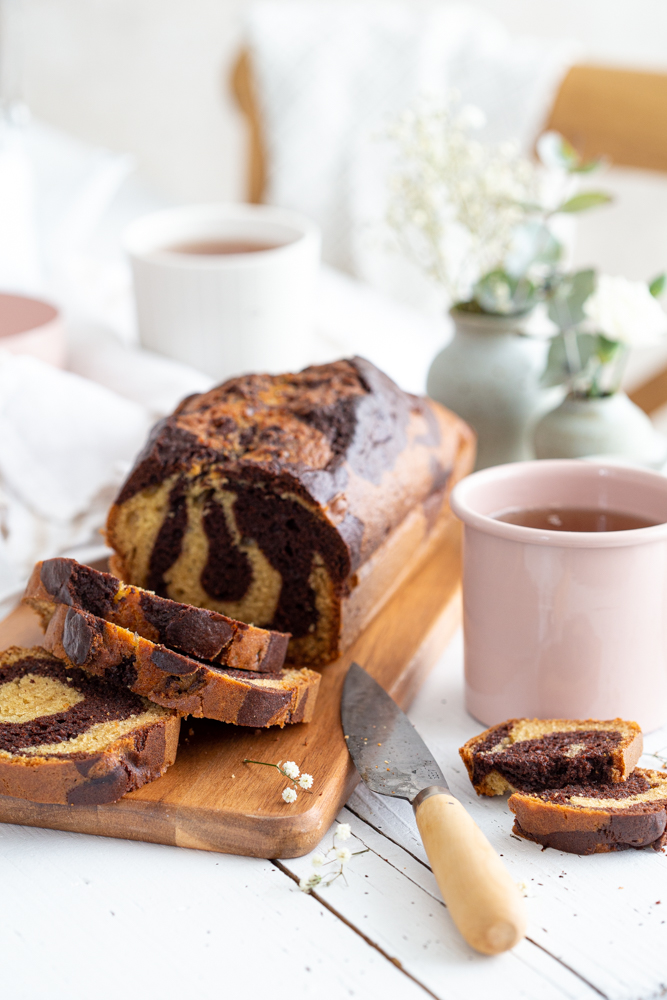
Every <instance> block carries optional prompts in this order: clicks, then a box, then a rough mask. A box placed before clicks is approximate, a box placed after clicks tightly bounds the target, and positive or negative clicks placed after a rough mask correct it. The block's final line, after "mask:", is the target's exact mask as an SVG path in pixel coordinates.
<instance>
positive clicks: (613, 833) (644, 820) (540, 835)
mask: <svg viewBox="0 0 667 1000" xmlns="http://www.w3.org/2000/svg"><path fill="white" fill-rule="evenodd" d="M508 805H509V807H510V809H511V810H512V812H513V813H514V816H515V820H514V833H515V834H517V835H518V836H520V837H524V838H525V839H526V840H533V841H535V842H536V843H538V844H542V846H543V847H553V848H555V849H556V850H559V851H568V852H569V853H571V854H604V853H607V852H609V851H625V850H628V849H630V848H636V849H639V848H641V847H648V846H653V847H655V848H656V849H660V848H661V847H662V846H663V845H664V840H665V827H666V826H667V773H665V772H664V771H649V770H644V769H642V768H639V767H638V768H637V769H636V770H635V771H634V772H633V773H632V774H631V775H630V777H629V778H627V779H626V780H625V781H619V782H616V783H614V784H596V785H588V784H584V785H568V786H566V787H565V788H560V789H548V790H546V791H543V792H535V793H533V794H526V793H523V792H515V793H514V795H512V796H511V797H510V799H509V803H508Z"/></svg>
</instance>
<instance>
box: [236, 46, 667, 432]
mask: <svg viewBox="0 0 667 1000" xmlns="http://www.w3.org/2000/svg"><path fill="white" fill-rule="evenodd" d="M231 84H232V90H233V93H234V95H235V97H236V100H237V102H238V105H239V107H240V109H241V111H242V112H243V114H244V116H245V119H246V123H247V128H248V172H247V199H248V201H249V202H251V203H254V204H258V203H260V202H261V201H262V199H263V195H264V191H265V188H266V162H267V161H266V149H265V145H264V139H263V133H262V121H261V117H260V113H259V107H258V103H257V98H256V92H255V85H254V80H253V74H252V64H251V59H250V55H249V53H248V52H247V51H242V52H241V53H240V55H239V57H238V59H237V61H236V63H235V65H234V68H233V70H232V77H231ZM666 121H667V74H665V73H644V72H639V71H636V70H628V69H616V68H612V67H605V66H573V67H572V69H571V70H570V71H569V72H568V74H567V75H566V77H565V79H564V80H563V83H562V85H561V88H560V90H559V92H558V94H557V96H556V100H555V102H554V105H553V107H552V109H551V112H550V114H549V118H548V120H547V121H546V122H545V128H546V129H554V130H555V131H557V132H560V133H561V134H562V135H564V136H565V137H566V138H567V139H568V140H569V141H570V142H571V143H572V145H573V146H575V148H576V149H578V150H579V152H580V153H582V154H583V155H584V156H585V157H586V158H587V159H590V158H593V157H596V156H606V157H608V158H609V159H610V160H611V162H612V163H613V164H615V165H616V166H624V167H639V168H642V169H644V170H658V171H661V172H664V173H667V128H664V127H663V125H662V124H661V123H664V122H666ZM630 397H631V399H633V400H634V402H635V403H636V404H637V405H638V406H640V407H641V409H642V410H644V411H645V412H646V413H653V412H654V411H655V410H657V409H659V408H660V407H661V406H664V405H665V403H667V367H665V368H663V369H662V370H661V371H659V372H658V373H657V374H655V375H654V376H652V377H651V378H650V379H649V380H648V381H646V382H644V383H643V384H642V385H640V386H638V387H637V388H636V389H634V391H633V392H631V393H630Z"/></svg>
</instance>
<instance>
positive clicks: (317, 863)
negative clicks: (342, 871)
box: [310, 851, 327, 868]
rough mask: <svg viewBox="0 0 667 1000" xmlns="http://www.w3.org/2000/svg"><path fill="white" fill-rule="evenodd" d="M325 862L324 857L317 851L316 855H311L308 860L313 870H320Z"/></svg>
mask: <svg viewBox="0 0 667 1000" xmlns="http://www.w3.org/2000/svg"><path fill="white" fill-rule="evenodd" d="M326 860H327V859H326V858H325V857H324V855H323V854H321V853H320V852H319V851H318V852H317V854H313V856H312V858H311V859H310V863H311V864H312V866H313V868H321V867H322V865H323V864H324V862H325V861H326Z"/></svg>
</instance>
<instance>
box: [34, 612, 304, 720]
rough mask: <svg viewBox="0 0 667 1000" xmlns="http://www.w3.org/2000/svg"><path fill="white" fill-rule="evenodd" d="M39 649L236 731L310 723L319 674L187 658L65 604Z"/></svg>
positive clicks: (177, 708) (178, 709) (186, 712)
mask: <svg viewBox="0 0 667 1000" xmlns="http://www.w3.org/2000/svg"><path fill="white" fill-rule="evenodd" d="M44 646H45V647H46V649H48V650H49V651H50V652H52V653H54V654H55V655H56V656H59V657H62V658H63V659H64V660H65V661H66V662H68V663H71V664H72V665H73V666H75V667H79V668H81V669H83V670H85V671H87V672H88V673H91V674H95V675H97V676H99V677H103V678H105V679H106V680H107V681H108V683H109V684H112V685H119V686H126V687H127V688H129V690H130V691H133V692H134V693H135V694H138V695H142V696H144V697H145V698H149V699H150V700H151V701H154V702H156V703H157V704H158V705H163V706H164V707H165V708H171V709H175V710H176V711H178V712H179V713H180V714H181V715H194V716H196V717H198V718H206V719H217V720H218V721H219V722H229V723H232V724H234V725H237V726H256V727H266V726H281V727H282V726H284V725H285V724H286V723H294V722H310V720H311V719H312V717H313V711H314V709H315V702H316V700H317V692H318V689H319V684H320V675H319V674H318V673H316V671H314V670H308V668H307V667H304V668H301V669H297V668H292V669H290V668H285V669H284V670H278V671H276V672H275V673H253V672H252V671H249V670H232V669H230V668H227V667H219V666H217V665H216V664H210V663H204V662H203V661H201V660H194V659H191V658H190V657H187V656H183V654H182V653H176V652H174V651H173V650H171V649H167V648H166V647H165V646H161V645H158V644H156V643H154V642H151V641H150V640H149V639H143V638H142V637H141V636H140V635H137V634H136V633H135V632H130V631H129V630H128V629H125V628H122V627H121V626H120V625H114V624H113V623H112V622H108V621H105V620H104V619H103V618H98V617H97V616H96V615H91V614H89V613H88V612H86V611H81V610H80V609H79V608H72V607H68V606H67V605H66V604H59V605H58V606H57V607H56V610H55V612H54V613H53V615H52V616H51V619H50V621H49V623H48V625H47V628H46V633H45V635H44Z"/></svg>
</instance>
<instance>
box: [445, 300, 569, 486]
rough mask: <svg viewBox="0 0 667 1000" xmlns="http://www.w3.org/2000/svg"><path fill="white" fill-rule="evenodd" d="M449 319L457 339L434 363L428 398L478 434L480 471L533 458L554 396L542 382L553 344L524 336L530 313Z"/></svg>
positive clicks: (461, 315) (465, 315)
mask: <svg viewBox="0 0 667 1000" xmlns="http://www.w3.org/2000/svg"><path fill="white" fill-rule="evenodd" d="M450 315H451V317H452V319H453V321H454V331H455V332H454V337H453V339H452V340H451V342H450V343H449V344H447V346H446V347H445V348H444V349H443V350H442V351H441V352H440V354H438V355H437V356H436V357H435V359H434V361H433V363H432V364H431V367H430V369H429V373H428V378H427V383H426V385H427V392H428V394H429V396H431V398H432V399H435V400H437V401H438V402H439V403H442V404H443V405H444V406H446V407H448V409H450V410H453V411H454V412H455V413H458V415H459V416H461V417H463V419H464V420H465V421H466V422H467V423H469V424H470V425H471V427H472V428H473V429H474V430H475V431H476V433H477V437H478V442H477V462H476V465H475V468H476V469H484V468H486V467H487V466H490V465H502V464H504V463H506V462H520V461H522V460H524V459H528V458H533V449H532V432H533V428H534V424H535V421H536V420H537V419H538V417H539V416H540V415H541V414H542V413H543V412H544V407H545V400H548V399H550V398H553V397H549V396H548V395H547V394H546V393H545V391H544V390H543V389H542V388H541V386H540V381H539V380H540V375H541V374H542V372H543V371H544V367H545V364H546V356H547V351H548V347H549V345H548V343H547V342H546V341H543V340H539V339H537V338H534V337H529V336H526V335H525V334H524V333H523V330H524V326H525V324H526V322H527V320H528V315H524V316H521V317H517V316H490V315H486V314H484V313H466V312H462V311H459V310H457V309H452V310H451V313H450Z"/></svg>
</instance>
